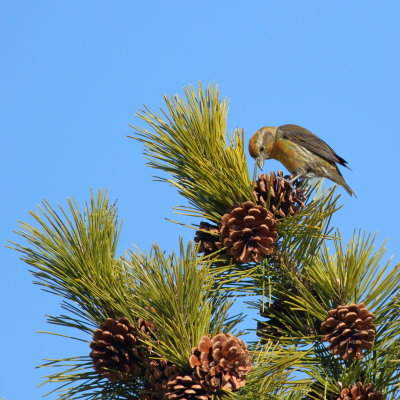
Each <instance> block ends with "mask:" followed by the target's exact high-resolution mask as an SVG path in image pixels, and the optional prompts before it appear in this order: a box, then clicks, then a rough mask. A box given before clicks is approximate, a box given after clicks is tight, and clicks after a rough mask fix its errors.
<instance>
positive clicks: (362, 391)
mask: <svg viewBox="0 0 400 400" xmlns="http://www.w3.org/2000/svg"><path fill="white" fill-rule="evenodd" d="M373 389H374V387H373V385H372V383H368V384H367V385H365V386H364V385H363V384H362V382H358V383H357V384H354V385H353V386H352V387H349V388H346V389H343V390H342V391H341V393H340V397H339V398H338V399H337V400H383V395H382V393H381V392H374V390H373Z"/></svg>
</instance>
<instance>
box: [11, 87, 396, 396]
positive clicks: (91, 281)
mask: <svg viewBox="0 0 400 400" xmlns="http://www.w3.org/2000/svg"><path fill="white" fill-rule="evenodd" d="M165 102H166V109H165V110H161V114H156V113H154V112H152V111H151V110H150V109H149V108H147V107H145V108H144V110H142V111H140V112H139V113H138V117H139V118H140V119H141V121H142V122H143V123H144V124H145V126H144V127H142V126H139V127H133V129H134V132H135V133H134V135H133V136H132V137H133V138H134V139H136V140H139V141H140V142H142V143H143V145H144V148H145V154H146V156H147V158H148V165H149V166H150V167H151V168H153V169H156V170H159V171H160V172H161V174H163V175H162V176H161V177H157V180H158V181H161V182H166V183H168V184H169V185H170V186H172V187H175V188H176V189H177V190H178V192H179V193H180V194H181V195H182V196H183V197H184V198H185V199H186V200H187V201H188V205H187V206H186V207H176V212H177V213H178V214H183V215H185V216H186V217H189V218H191V219H192V220H193V225H190V226H187V225H185V226H187V227H188V228H191V229H193V231H192V232H193V238H194V240H193V241H191V242H189V243H187V244H184V243H183V241H182V240H180V242H179V251H178V252H176V253H174V252H173V253H172V254H170V255H167V254H165V252H163V250H162V249H161V248H160V247H159V246H158V245H157V244H155V245H153V247H152V249H151V250H150V252H148V253H147V252H143V251H140V250H138V249H134V250H128V251H127V252H126V253H125V254H124V255H117V254H116V249H117V243H118V237H119V234H120V230H121V225H120V223H119V220H118V216H117V209H116V205H115V203H112V202H110V201H109V199H108V196H107V193H106V192H103V191H99V192H98V193H97V194H93V193H92V194H91V197H90V200H89V202H88V203H87V204H86V205H85V207H84V209H83V210H81V209H80V208H79V206H78V204H77V203H76V202H75V201H74V200H73V199H69V200H68V205H67V207H66V208H63V207H59V208H58V209H55V208H53V207H52V206H51V205H50V204H49V203H47V202H46V201H44V202H43V204H42V206H41V207H40V208H39V212H38V213H33V212H31V213H30V214H31V216H32V217H33V219H34V220H35V225H36V226H34V225H31V224H28V223H21V226H20V230H19V231H18V232H17V233H18V235H19V237H20V241H19V242H12V245H11V247H13V248H14V249H15V250H17V251H18V252H20V254H21V255H22V260H23V261H25V262H26V263H27V264H28V265H30V267H31V268H32V270H31V272H32V274H33V275H34V277H35V283H36V284H38V285H39V286H41V287H42V289H43V290H45V291H47V292H50V293H52V294H54V295H56V296H58V297H59V299H60V301H61V303H60V304H61V307H62V308H63V309H64V310H65V314H62V315H58V316H49V317H48V323H49V324H51V325H55V326H62V327H68V328H70V329H71V332H74V333H73V334H71V336H68V337H66V338H65V340H71V339H78V340H83V341H86V342H87V352H86V353H85V354H82V355H80V356H75V357H68V358H64V359H56V360H51V361H48V362H46V363H45V364H44V365H42V367H53V368H54V371H55V372H54V373H52V374H50V375H48V376H47V377H46V380H45V382H53V383H54V382H55V383H58V384H59V386H58V387H57V388H56V389H55V390H53V391H52V393H55V395H56V396H57V397H56V398H57V399H59V400H67V399H86V400H89V399H107V400H111V399H141V400H146V399H147V400H157V399H167V400H172V399H181V400H184V399H188V400H189V399H190V400H192V399H198V400H208V399H221V400H222V399H238V400H250V399H261V400H274V399H276V400H278V399H289V400H306V399H316V400H322V399H326V400H348V399H350V400H356V399H357V400H363V399H369V400H374V399H375V400H377V399H379V400H380V399H387V400H395V399H399V398H400V385H399V381H400V344H399V340H398V339H399V335H398V329H399V328H400V268H399V266H392V263H391V261H390V260H389V261H384V256H385V249H384V246H383V245H382V246H378V247H377V246H376V245H375V241H376V239H375V237H373V236H371V235H369V234H367V233H363V232H359V231H356V232H355V233H354V235H353V237H352V238H351V239H350V240H349V242H348V243H347V244H344V243H343V242H344V240H343V239H342V237H341V234H340V231H339V229H337V228H334V227H332V226H331V219H332V216H333V215H334V213H335V212H336V211H337V210H338V209H339V208H340V207H341V206H340V205H339V196H338V195H336V194H335V187H331V188H329V189H324V188H323V186H322V182H321V181H318V182H295V185H294V187H295V190H293V188H292V187H290V185H288V184H287V182H286V181H285V180H283V179H281V178H282V177H283V174H282V172H281V171H278V172H276V173H275V172H271V173H270V174H260V175H259V176H258V177H257V176H256V174H254V176H253V177H251V176H250V174H249V168H248V165H247V161H246V156H245V150H244V146H245V144H244V134H243V131H240V130H235V131H234V132H233V133H228V132H227V110H228V102H227V101H226V100H225V99H223V100H221V99H220V97H219V91H218V88H217V87H213V86H208V87H207V88H206V89H203V87H202V86H201V85H199V87H198V89H197V90H195V89H194V88H193V87H188V88H186V89H185V97H184V98H181V97H179V96H173V97H165ZM173 222H176V221H173ZM176 223H180V222H176ZM246 296H251V299H252V301H249V302H247V303H245V304H247V306H248V307H249V308H253V309H256V310H257V312H258V315H259V318H258V322H257V324H254V321H253V320H252V319H251V318H250V317H249V315H248V314H247V313H246V312H244V313H242V314H238V315H237V314H234V313H233V312H232V311H231V306H232V304H233V302H234V301H235V300H236V299H238V298H242V297H244V298H245V297H246ZM254 299H255V300H254ZM244 330H247V331H251V330H253V332H254V331H255V332H256V335H255V334H254V335H253V336H254V338H255V339H254V340H253V341H250V342H248V343H245V342H244V341H243V340H242V339H241V336H242V335H243V333H244ZM53 334H57V332H53Z"/></svg>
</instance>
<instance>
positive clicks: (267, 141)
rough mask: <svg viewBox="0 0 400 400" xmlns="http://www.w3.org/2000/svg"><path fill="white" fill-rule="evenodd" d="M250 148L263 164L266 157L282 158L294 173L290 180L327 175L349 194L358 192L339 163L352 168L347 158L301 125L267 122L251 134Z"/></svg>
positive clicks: (259, 163)
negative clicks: (348, 182)
mask: <svg viewBox="0 0 400 400" xmlns="http://www.w3.org/2000/svg"><path fill="white" fill-rule="evenodd" d="M249 152H250V155H251V156H252V157H253V158H255V159H256V161H257V164H258V166H259V167H260V168H262V167H263V165H264V160H265V159H269V158H274V159H275V160H278V161H280V162H281V163H282V164H283V165H284V166H285V167H286V168H287V169H288V170H289V171H290V173H291V174H294V175H295V177H294V178H293V179H291V181H290V182H293V181H294V180H295V179H298V178H317V177H318V178H328V179H330V180H332V181H334V182H336V183H337V184H339V185H341V186H343V187H344V188H345V189H346V191H347V193H348V194H349V195H350V196H352V195H354V196H355V193H354V192H353V191H352V190H351V188H350V186H349V185H347V183H346V182H345V180H344V178H343V176H342V174H341V172H340V171H339V169H338V167H337V165H336V163H337V164H339V165H343V166H344V167H346V168H349V167H348V166H347V161H346V160H344V159H343V158H342V157H340V156H338V155H337V154H336V152H335V151H334V150H333V149H332V148H331V147H330V146H329V145H328V144H327V143H325V142H324V141H323V140H322V139H320V138H319V137H318V136H316V135H314V134H313V133H311V132H310V131H308V130H307V129H304V128H302V127H301V126H297V125H282V126H279V127H270V126H265V127H264V128H261V129H259V130H258V131H257V132H256V133H255V134H254V135H253V136H252V137H251V139H250V142H249ZM349 169H350V168H349Z"/></svg>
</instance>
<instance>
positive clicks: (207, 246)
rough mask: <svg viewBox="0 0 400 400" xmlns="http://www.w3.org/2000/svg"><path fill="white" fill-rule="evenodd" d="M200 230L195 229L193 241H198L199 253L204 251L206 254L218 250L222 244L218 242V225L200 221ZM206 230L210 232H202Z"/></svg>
mask: <svg viewBox="0 0 400 400" xmlns="http://www.w3.org/2000/svg"><path fill="white" fill-rule="evenodd" d="M200 229H202V230H201V231H196V236H195V238H194V241H195V242H196V243H200V246H199V253H204V255H206V256H208V255H209V254H211V253H214V252H215V251H218V250H219V249H220V248H221V247H222V246H221V243H220V242H219V227H218V225H212V224H209V223H208V222H204V221H202V222H200ZM203 231H208V232H211V233H207V232H203Z"/></svg>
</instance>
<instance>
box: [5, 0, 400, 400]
mask: <svg viewBox="0 0 400 400" xmlns="http://www.w3.org/2000/svg"><path fill="white" fill-rule="evenodd" d="M0 4H1V5H0V42H1V43H0V44H1V58H2V61H1V63H0V77H1V80H0V113H1V143H2V144H1V146H0V154H1V157H0V163H1V168H0V171H1V172H0V173H1V183H2V195H1V196H0V202H1V203H0V210H1V230H0V245H1V247H0V253H1V265H2V272H1V275H0V311H1V319H2V322H1V323H0V343H1V344H2V346H1V347H2V350H1V353H2V357H1V362H0V398H2V397H4V398H5V399H6V400H20V399H30V400H31V399H39V398H40V397H41V395H43V394H44V393H46V391H48V390H49V389H50V387H44V388H43V387H42V388H39V389H37V388H35V386H36V385H38V384H39V383H40V382H41V378H40V377H41V376H43V375H45V373H47V371H45V370H38V369H35V366H36V365H38V364H40V363H41V360H42V359H43V358H57V357H67V356H75V355H80V354H84V353H85V351H86V347H85V345H82V344H79V343H75V342H72V343H71V341H68V340H66V339H62V338H57V337H51V336H48V335H43V334H38V333H36V331H40V330H51V329H52V328H51V327H50V328H49V326H47V325H46V323H45V317H44V314H56V315H57V314H58V313H59V312H60V310H59V308H58V299H57V298H56V297H55V296H52V295H49V294H46V293H43V292H41V291H40V290H39V288H38V287H37V286H34V285H33V284H32V277H31V275H30V274H29V272H28V267H27V266H26V265H25V264H24V263H23V262H22V261H20V260H19V258H18V254H17V253H16V252H13V251H12V250H9V249H7V248H5V247H4V246H3V245H6V243H7V240H16V239H17V236H16V235H15V234H13V233H12V231H13V230H15V229H16V228H17V221H18V220H24V221H27V222H32V220H31V219H30V218H29V216H28V215H27V210H35V209H36V206H37V205H38V204H39V203H40V202H41V201H42V199H46V200H48V201H49V202H50V203H51V204H53V205H56V204H58V203H60V204H63V205H65V203H66V198H68V197H70V196H74V197H75V198H76V199H77V200H78V201H79V202H80V204H82V202H83V201H84V200H86V199H88V197H89V194H90V188H93V189H94V190H97V189H98V188H108V189H109V197H110V199H111V200H115V199H117V200H118V205H119V215H120V218H121V219H123V220H124V226H123V230H122V235H121V238H120V245H119V249H120V252H121V253H122V252H123V251H124V250H125V249H126V248H127V247H129V246H131V245H132V244H133V243H135V244H136V245H137V246H139V247H140V248H142V249H145V250H148V249H149V248H150V246H151V243H152V242H153V241H157V242H158V243H159V244H160V246H161V247H162V248H165V249H166V250H167V251H169V250H171V249H173V248H176V247H177V243H178V236H183V237H184V238H185V240H189V239H191V238H192V236H193V232H192V231H191V230H189V229H186V228H184V227H181V226H178V225H175V224H172V223H170V222H168V221H166V220H165V219H164V218H165V217H169V218H174V214H173V212H172V210H171V207H173V206H174V205H181V204H184V200H183V199H182V198H180V197H179V196H178V194H177V193H176V191H175V190H174V189H172V188H170V187H168V186H167V185H163V184H161V183H158V182H153V181H152V179H151V175H152V171H151V170H150V169H149V168H148V167H146V166H145V159H144V157H143V155H142V146H141V145H140V144H139V143H136V142H135V141H133V140H132V139H128V138H127V135H129V134H132V130H131V128H130V127H129V126H128V124H129V123H131V124H137V123H138V122H139V120H138V118H137V117H135V111H136V110H138V109H139V108H140V107H141V106H142V104H146V105H148V106H149V107H150V108H151V109H156V108H157V107H159V106H161V105H162V104H163V100H162V96H163V94H164V93H166V94H176V93H178V94H182V88H183V87H184V86H186V85H188V84H194V85H196V84H197V82H198V81H202V82H203V84H207V83H209V82H211V83H217V84H218V85H219V87H220V90H221V94H222V96H226V97H227V98H229V99H230V101H231V102H230V112H229V122H228V123H229V128H230V129H234V128H235V127H240V128H244V129H245V134H246V138H247V139H248V138H249V137H250V136H251V134H252V133H254V132H255V131H256V130H257V129H259V128H260V127H261V126H264V125H281V124H286V123H295V124H299V125H302V126H304V127H306V128H308V129H309V130H311V131H312V132H314V133H316V134H317V135H319V136H320V137H321V138H323V139H324V140H325V141H327V142H328V143H329V144H330V145H331V146H332V147H333V148H334V149H335V150H336V151H337V153H338V154H339V155H341V156H342V157H343V158H345V159H346V160H347V161H348V162H349V165H350V167H351V168H352V170H353V171H352V172H351V171H348V170H344V171H343V173H344V175H345V178H346V180H347V182H348V184H349V185H350V186H351V187H352V189H353V190H354V191H355V192H356V194H357V196H358V199H354V198H350V197H349V196H348V195H347V194H345V193H344V192H343V191H342V190H341V189H340V190H339V191H340V192H341V193H344V195H343V197H342V198H341V201H342V202H343V203H344V207H343V208H342V209H341V210H340V211H339V212H338V213H337V214H336V215H335V217H334V220H333V225H335V226H338V227H340V229H341V230H342V231H343V233H344V235H345V237H349V236H350V235H351V234H352V232H353V230H354V229H358V228H361V229H365V230H366V231H369V232H377V233H378V238H379V239H378V242H379V243H380V242H381V241H383V240H384V239H385V238H387V237H389V238H390V241H389V242H388V245H387V247H388V254H395V260H397V261H399V259H400V250H399V242H400V230H399V222H400V217H399V205H398V204H399V197H400V190H399V184H398V171H399V160H400V155H399V145H400V140H399V128H398V114H399V93H400V78H399V71H400V55H399V39H400V37H399V34H400V25H399V23H398V15H399V12H400V3H399V2H398V1H396V0H393V1H385V2H376V1H368V0H363V1H357V0H353V1H351V2H349V1H344V0H337V1H334V2H333V1H330V2H328V1H324V2H323V1H302V2H300V1H297V0H296V1H295V0H293V1H280V2H278V1H266V0H263V1H249V2H238V1H225V0H220V1H208V0H203V1H189V2H188V1H173V0H172V1H168V2H166V1H140V2H139V1H115V2H105V1H90V0H86V1H68V2H67V1H41V0H36V1H18V0H15V1H8V2H6V1H3V2H1V3H0ZM250 165H251V167H252V165H253V163H252V162H250ZM276 168H278V164H277V163H275V162H272V161H271V162H267V163H266V166H265V170H266V171H269V170H270V169H276ZM396 254H397V255H396ZM54 397H55V396H54V395H53V396H52V397H50V398H54Z"/></svg>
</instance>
